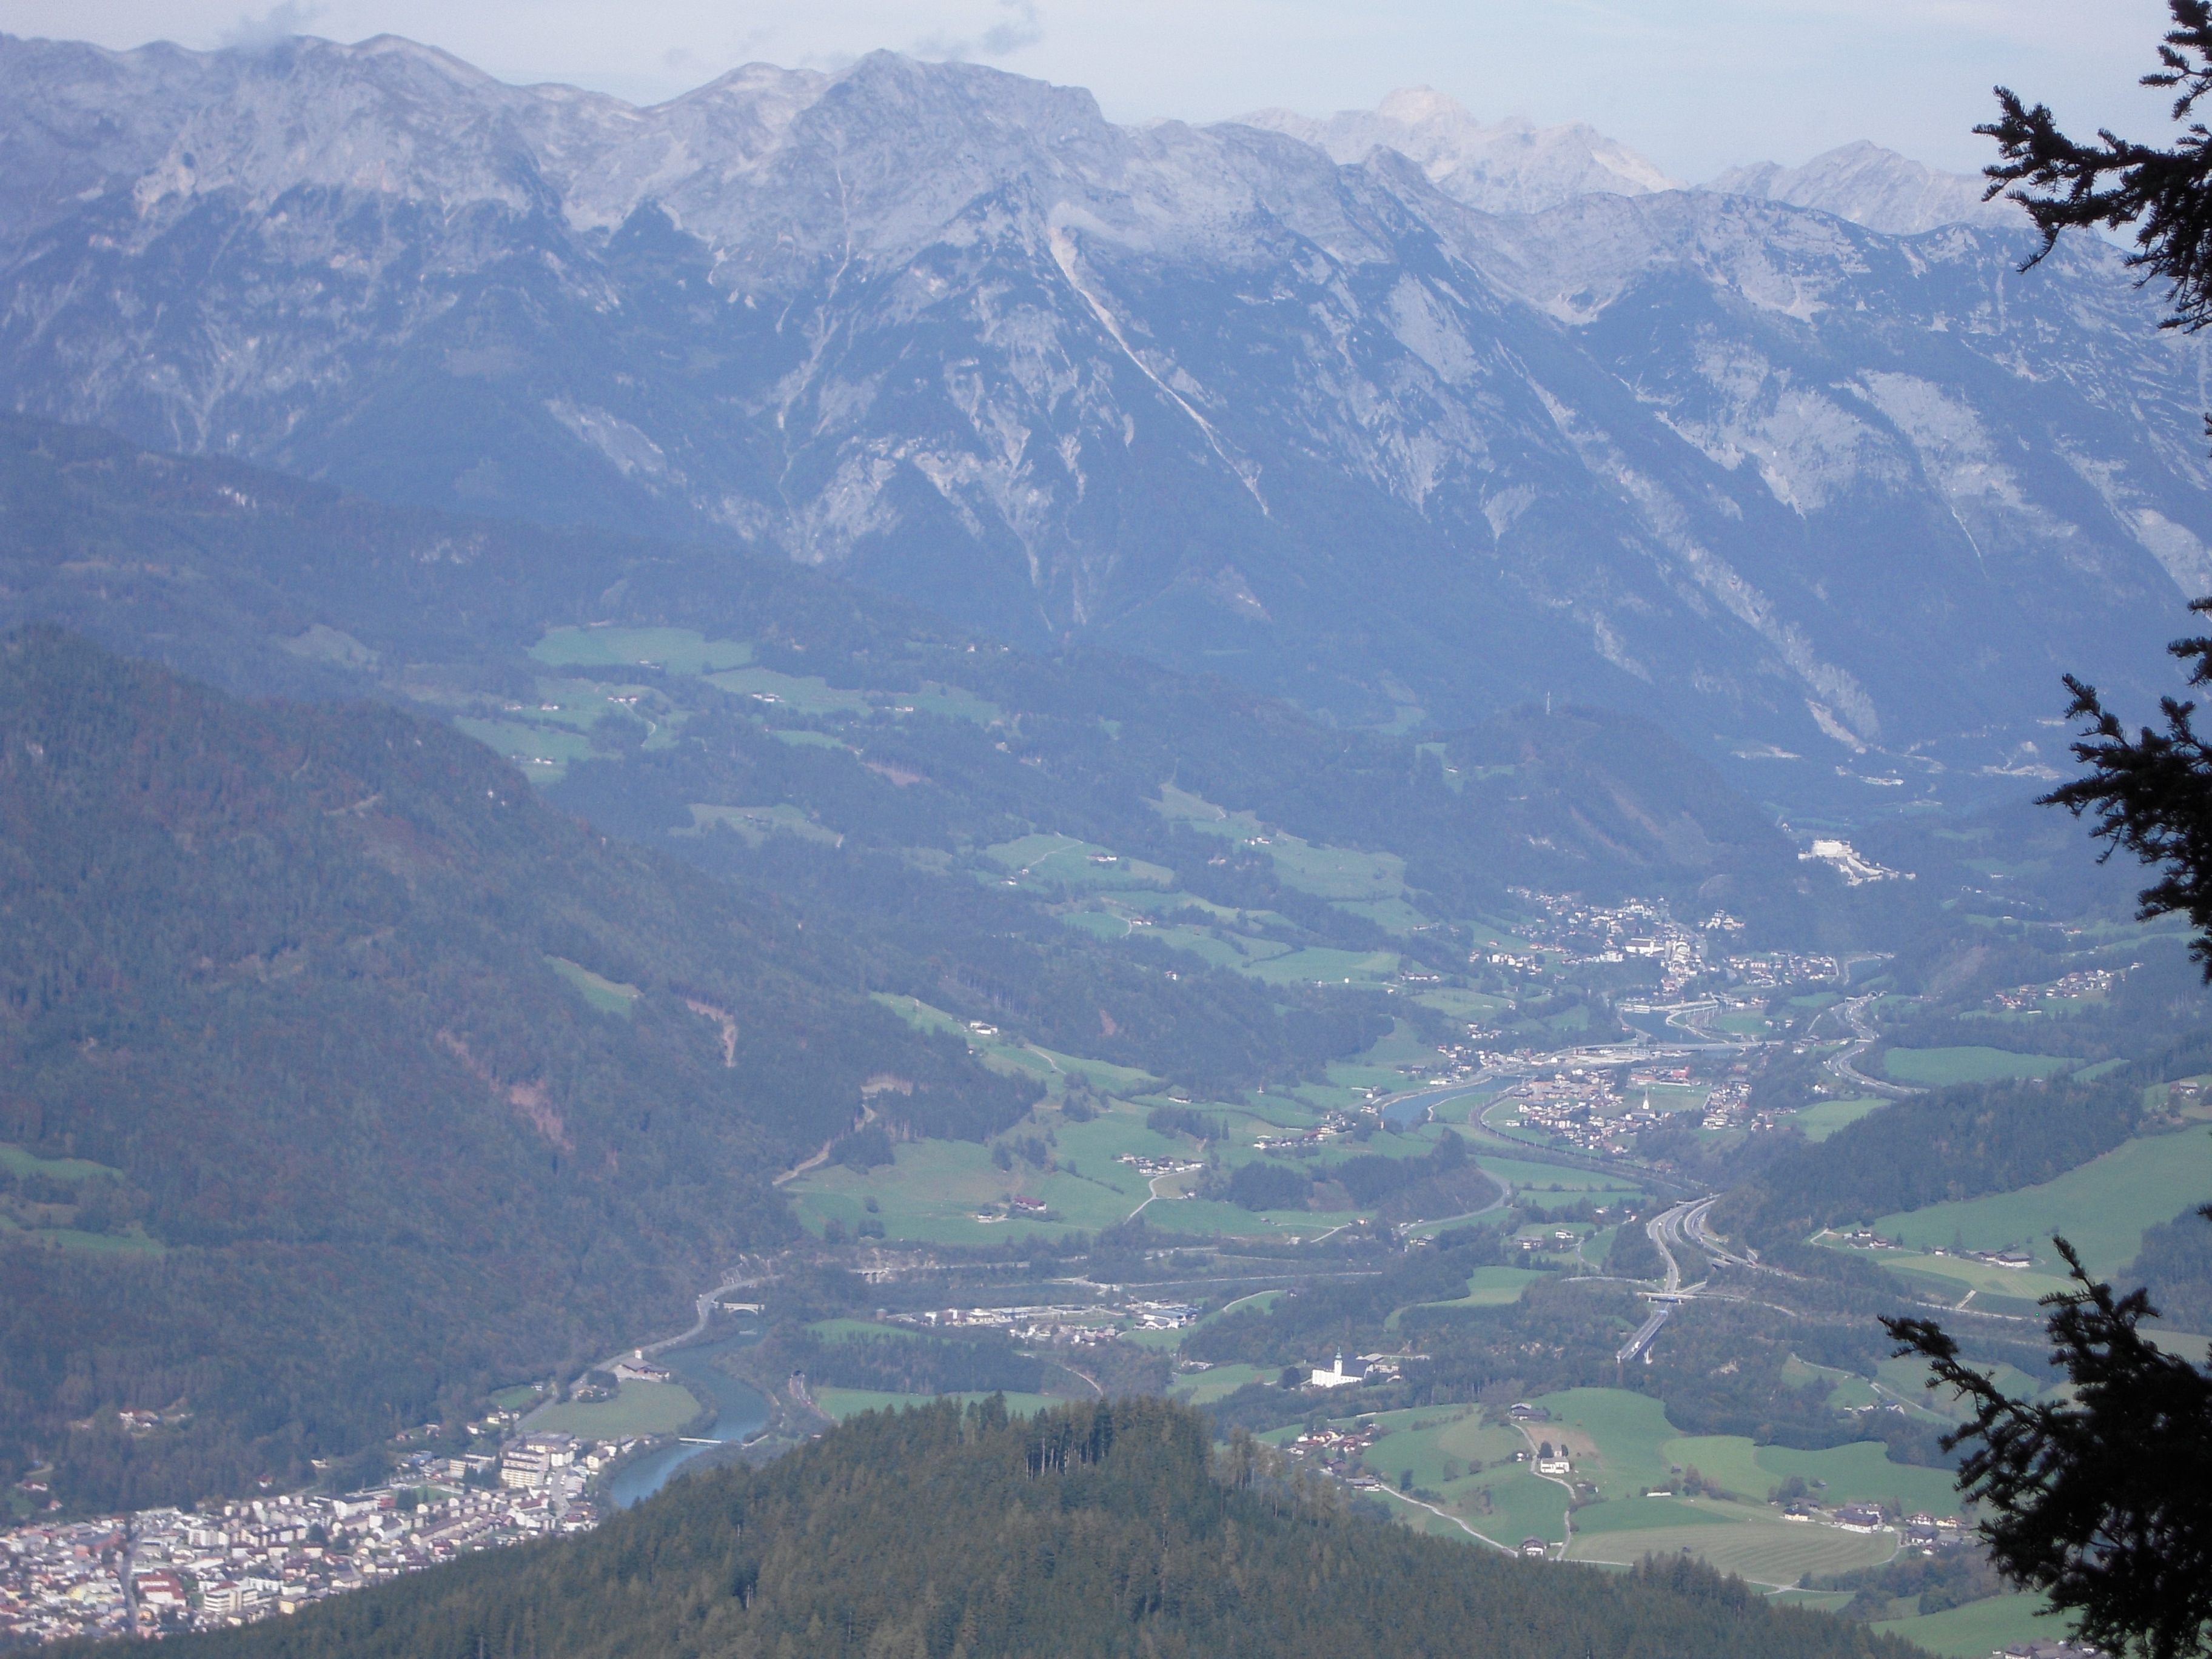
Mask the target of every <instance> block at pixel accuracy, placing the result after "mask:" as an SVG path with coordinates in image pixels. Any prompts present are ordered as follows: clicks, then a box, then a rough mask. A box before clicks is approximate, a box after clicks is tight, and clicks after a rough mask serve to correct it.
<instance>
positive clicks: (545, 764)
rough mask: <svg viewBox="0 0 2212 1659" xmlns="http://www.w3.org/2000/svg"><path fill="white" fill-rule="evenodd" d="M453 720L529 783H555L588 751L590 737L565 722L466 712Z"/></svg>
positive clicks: (589, 748) (566, 774) (583, 757)
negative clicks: (551, 723) (535, 721)
mask: <svg viewBox="0 0 2212 1659" xmlns="http://www.w3.org/2000/svg"><path fill="white" fill-rule="evenodd" d="M453 724H454V726H457V727H459V729H460V730H461V731H463V732H466V733H467V734H468V735H469V736H470V737H472V738H475V739H476V740H477V742H478V743H480V744H483V746H484V747H485V748H487V749H489V750H492V751H493V752H494V753H495V754H498V755H503V756H505V757H507V759H508V760H510V761H513V763H515V765H516V766H518V767H520V769H522V775H523V776H525V777H526V778H528V779H529V780H530V781H531V782H532V783H538V784H544V783H558V782H559V781H561V780H562V778H564V777H566V776H568V766H569V763H571V762H573V761H580V760H584V759H586V758H588V757H589V756H590V755H591V752H592V740H591V739H590V738H587V737H586V736H585V735H584V734H583V733H582V732H574V731H570V730H569V729H568V727H566V726H538V725H532V724H531V723H529V722H526V721H524V720H478V719H476V718H474V717H472V716H469V715H463V716H462V717H461V718H459V719H458V720H455V721H454V722H453Z"/></svg>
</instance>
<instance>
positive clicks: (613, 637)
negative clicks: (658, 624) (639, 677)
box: [530, 628, 753, 674]
mask: <svg viewBox="0 0 2212 1659" xmlns="http://www.w3.org/2000/svg"><path fill="white" fill-rule="evenodd" d="M530 654H531V656H532V657H533V658H534V659H537V660H538V661H539V662H541V663H544V665H546V666H547V667H549V668H623V667H630V666H635V665H651V666H653V667H657V668H661V669H665V671H668V672H669V673H671V674H711V673H714V672H716V671H720V670H722V669H726V668H738V667H742V666H744V665H745V664H747V663H749V662H750V661H751V660H752V659H753V648H752V647H751V646H750V645H749V644H746V643H744V641H737V640H710V639H708V638H707V637H706V636H705V635H701V634H697V633H695V632H693V631H692V630H691V629H688V628H556V629H553V630H552V632H550V633H549V634H547V635H545V636H544V638H543V639H541V640H539V641H538V643H537V644H536V645H534V646H532V647H531V648H530Z"/></svg>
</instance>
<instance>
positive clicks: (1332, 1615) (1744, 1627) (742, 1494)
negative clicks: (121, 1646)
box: [182, 1400, 1915, 1659]
mask: <svg viewBox="0 0 2212 1659" xmlns="http://www.w3.org/2000/svg"><path fill="white" fill-rule="evenodd" d="M1208 1439H1209V1436H1208V1433H1207V1431H1206V1425H1205V1423H1204V1420H1203V1419H1201V1418H1200V1417H1198V1416H1197V1415H1196V1414H1194V1413H1189V1412H1187V1411H1184V1410H1182V1409H1180V1408H1178V1407H1174V1406H1170V1405H1166V1404H1163V1403H1160V1402H1158V1401H1144V1400H1116V1401H1111V1402H1100V1403H1096V1404H1088V1405H1081V1406H1073V1407H1060V1408H1056V1409H1054V1410H1053V1411H1051V1412H1048V1413H1042V1414H1040V1415H1039V1416H1037V1417H1036V1418H1034V1419H1021V1418H1014V1419H1011V1420H1009V1419H1007V1417H1006V1413H1005V1411H1004V1409H1003V1407H1000V1406H999V1405H998V1404H997V1402H996V1401H987V1402H985V1403H984V1404H982V1405H981V1406H975V1407H969V1408H968V1410H967V1411H966V1412H964V1413H963V1412H962V1411H961V1410H960V1409H959V1408H958V1407H955V1406H952V1405H950V1404H940V1405H937V1406H933V1407H927V1408H926V1409H922V1410H918V1411H911V1412H907V1413H900V1414H897V1415H891V1414H888V1413H885V1414H876V1413H868V1414H865V1415H863V1416H861V1417H859V1418H856V1419H852V1420H850V1421H848V1423H847V1424H845V1425H843V1426H842V1427H841V1428H839V1429H838V1430H836V1431H834V1432H832V1433H830V1434H829V1435H826V1436H825V1437H823V1439H822V1440H820V1441H818V1442H817V1443H814V1444H813V1445H811V1446H810V1447H808V1448H806V1449H805V1450H803V1451H801V1452H799V1453H796V1454H794V1455H791V1456H788V1457H786V1458H784V1459H782V1460H781V1461H779V1462H775V1463H774V1464H771V1465H769V1467H767V1468H763V1469H759V1470H743V1469H731V1470H724V1471H718V1472H715V1473H713V1474H705V1475H700V1476H696V1477H694V1478H692V1479H690V1480H683V1481H680V1482H678V1484H677V1485H676V1486H674V1487H672V1488H671V1490H670V1491H668V1492H665V1493H664V1494H662V1495H661V1496H660V1497H659V1498H656V1499H654V1500H653V1501H651V1502H649V1503H647V1504H642V1505H641V1506H639V1507H638V1508H637V1509H635V1510H631V1511H629V1512H627V1513H625V1514H623V1515H620V1516H616V1517H614V1518H613V1519H611V1521H610V1522H607V1523H606V1524H605V1526H603V1527H602V1528H599V1530H598V1531H597V1532H595V1533H593V1534H590V1535H588V1536H587V1537H585V1538H581V1539H578V1540H574V1541H562V1542H560V1543H556V1544H551V1545H547V1546H542V1547H534V1548H530V1549H526V1550H516V1551H512V1552H507V1553H502V1554H500V1555H497V1556H491V1557H483V1558H478V1559H474V1560H470V1561H466V1562H463V1563H459V1564H456V1565H453V1566H451V1567H447V1568H441V1569H439V1570H437V1571H432V1572H428V1573H424V1574H422V1575H419V1576H417V1577H412V1578H409V1579H406V1580H404V1581H402V1582H400V1583H393V1584H390V1585H386V1586H382V1587H379V1588H377V1589H369V1590H366V1591H363V1592H362V1593H360V1594H357V1595H350V1596H347V1597H343V1598H342V1599H340V1600H338V1601H330V1602H324V1603H319V1604H318V1605H316V1606H315V1607H312V1608H310V1609H308V1610H307V1611H306V1612H303V1613H301V1614H300V1615H298V1616H297V1617H295V1618H293V1619H289V1620H274V1621H270V1622H269V1623H265V1624H261V1625H257V1626H251V1627H249V1628H247V1629H245V1630H242V1631H238V1632H225V1633H222V1634H219V1635H210V1636H195V1637H189V1638H182V1640H183V1641H184V1643H185V1652H186V1653H187V1654H188V1655H194V1654H206V1655H210V1656H230V1655H238V1656H256V1659H258V1656H270V1659H275V1656H280V1655H281V1656H298V1659H311V1656H322V1655H336V1654H341V1653H343V1654H345V1655H347V1656H349V1659H377V1656H380V1655H386V1654H389V1655H394V1656H397V1655H403V1654H404V1655H407V1656H410V1659H440V1656H452V1659H470V1656H474V1655H477V1654H479V1653H499V1654H504V1653H507V1652H510V1651H512V1652H516V1653H529V1654H535V1655H538V1656H540V1659H596V1656H601V1655H606V1656H612V1655H616V1654H653V1655H657V1656H670V1659H675V1656H688V1655H697V1656H707V1655H718V1656H719V1655H728V1656H732V1659H737V1656H754V1655H758V1656H763V1659H770V1656H781V1655H786V1654H791V1655H798V1654H805V1655H806V1656H808V1659H842V1656H854V1659H860V1656H863V1655H866V1656H876V1655H884V1654H898V1655H902V1656H906V1655H910V1656H915V1659H923V1656H927V1659H950V1656H953V1655H959V1656H963V1659H996V1656H1009V1659H1011V1656H1014V1655H1030V1654H1038V1653H1054V1654H1065V1655H1068V1656H1072V1659H1092V1656H1097V1659H1108V1656H1122V1655H1128V1656H1137V1655H1145V1656H1154V1655H1158V1656H1169V1659H1176V1656H1192V1659H1195V1656H1200V1655H1203V1656H1206V1659H1232V1656H1238V1655H1249V1656H1253V1659H1261V1656H1265V1659H1305V1656H1314V1659H1322V1656H1329V1659H1335V1656H1339V1655H1342V1654H1346V1653H1361V1652H1389V1653H1396V1654H1405V1655H1409V1656H1428V1655H1437V1656H1442V1655H1446V1654H1449V1655H1455V1656H1456V1655H1462V1654H1465V1653H1468V1652H1469V1651H1476V1652H1481V1653H1485V1654H1494V1655H1497V1656H1499V1659H1558V1656H1561V1655H1567V1654H1572V1655H1577V1656H1583V1659H1610V1656H1620V1659H1629V1656H1636V1659H1644V1656H1659V1655H1668V1654H1696V1655H1698V1656H1700V1659H1734V1656H1738V1655H1741V1656H1746V1659H1749V1656H1759V1659H1829V1656H1834V1659H1846V1656H1849V1659H1906V1656H1909V1655H1910V1654H1911V1653H1913V1652H1914V1651H1915V1650H1913V1649H1912V1648H1911V1647H1910V1646H1909V1645H1908V1644H1905V1643H1902V1642H1899V1641H1897V1640H1895V1639H1894V1638H1883V1637H1877V1636H1874V1635H1871V1634H1870V1633H1869V1632H1867V1631H1866V1630H1865V1629H1864V1628H1863V1626H1851V1625H1848V1624H1846V1623H1844V1621H1842V1620H1836V1619H1832V1618H1831V1617H1829V1616H1827V1615H1826V1614H1822V1613H1808V1612H1805V1611H1802V1610H1800V1609H1796V1608H1778V1607H1773V1606H1771V1604H1769V1603H1768V1602H1767V1601H1765V1598H1763V1597H1762V1596H1760V1595H1757V1594H1755V1593H1753V1591H1752V1590H1750V1589H1749V1588H1748V1587H1747V1586H1746V1585H1744V1584H1743V1583H1741V1581H1738V1580H1735V1579H1723V1578H1721V1577H1719V1576H1718V1575H1717V1574H1715V1573H1713V1572H1711V1571H1710V1570H1709V1569H1705V1568H1703V1567H1699V1566H1695V1565H1690V1564H1687V1563H1682V1562H1672V1563H1667V1564H1655V1563H1647V1564H1646V1565H1644V1567H1642V1568H1640V1569H1638V1570H1637V1571H1634V1572H1632V1573H1630V1574H1628V1575H1626V1576H1625V1577H1620V1578H1613V1577H1607V1576H1605V1575H1602V1574H1601V1573H1599V1572H1596V1571H1587V1570H1582V1569H1571V1568H1559V1567H1553V1566H1537V1565H1530V1564H1526V1563H1522V1562H1520V1561H1516V1560H1509V1559H1504V1558H1503V1557H1499V1556H1496V1555H1492V1554H1490V1553H1477V1552H1476V1551H1475V1550H1474V1549H1473V1548H1471V1547H1467V1546H1463V1545H1458V1544H1453V1543H1449V1542H1445V1541H1441V1540H1437V1539H1432V1538H1425V1537H1419V1536H1416V1535H1414V1534H1411V1533H1409V1532H1407V1531H1406V1530H1404V1529H1403V1528H1396V1527H1392V1526H1388V1525H1384V1524H1381V1523H1379V1522H1376V1521H1374V1520H1370V1519H1369V1518H1368V1517H1366V1516H1361V1515H1353V1514H1346V1513H1344V1512H1343V1511H1342V1510H1341V1508H1340V1504H1339V1502H1338V1501H1337V1500H1336V1498H1335V1497H1334V1492H1335V1489H1334V1487H1332V1486H1328V1485H1326V1484H1325V1483H1324V1485H1323V1486H1321V1487H1318V1488H1315V1487H1310V1486H1307V1484H1306V1482H1305V1480H1304V1477H1302V1476H1301V1477H1299V1478H1298V1479H1297V1480H1294V1481H1291V1482H1285V1481H1284V1480H1282V1479H1280V1477H1279V1476H1278V1475H1276V1474H1273V1473H1271V1472H1270V1470H1271V1467H1272V1464H1271V1460H1270V1459H1269V1458H1268V1457H1267V1454H1266V1453H1265V1451H1264V1449H1260V1448H1256V1447H1255V1446H1254V1445H1253V1444H1252V1443H1250V1442H1249V1441H1240V1442H1238V1443H1237V1444H1236V1445H1234V1446H1232V1447H1231V1449H1230V1451H1229V1452H1228V1453H1226V1454H1224V1455H1220V1456H1218V1457H1216V1456H1214V1455H1212V1454H1211V1452H1210V1450H1209V1447H1208V1443H1207V1442H1208Z"/></svg>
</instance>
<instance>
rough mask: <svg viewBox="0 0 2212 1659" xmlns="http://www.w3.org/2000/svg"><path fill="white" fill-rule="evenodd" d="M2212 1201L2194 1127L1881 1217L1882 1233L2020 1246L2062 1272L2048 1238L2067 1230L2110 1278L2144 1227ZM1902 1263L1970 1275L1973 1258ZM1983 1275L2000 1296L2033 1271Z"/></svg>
mask: <svg viewBox="0 0 2212 1659" xmlns="http://www.w3.org/2000/svg"><path fill="white" fill-rule="evenodd" d="M2207 1200H2212V1136H2207V1135H2206V1134H2204V1133H2203V1132H2202V1131H2189V1132H2185V1133H2179V1134H2170V1135H2147V1136H2143V1137H2142V1138H2140V1139H2135V1140H2130V1141H2128V1142H2126V1143H2124V1144H2123V1145H2121V1146H2116V1147H2114V1148H2113V1149H2112V1151H2111V1152H2106V1154H2105V1155H2104V1156H2103V1157H2102V1158H2094V1159H2092V1160H2091V1161H2090V1162H2089V1163H2087V1164H2082V1165H2081V1166H2080V1167H2079V1168H2077V1169H2073V1170H2068V1171H2067V1172H2066V1173H2065V1174H2064V1175H2062V1176H2058V1177H2057V1179H2056V1180H2053V1181H2048V1182H2045V1183H2044V1184H2043V1185H2041V1186H2039V1187H2027V1188H2021V1190H2020V1191H2018V1192H2012V1193H1997V1194H1991V1195H1990V1196H1989V1197H1986V1198H1974V1199H1966V1200H1961V1201H1960V1202H1957V1203H1950V1204H1935V1205H1930V1206H1929V1207H1928V1208H1926V1209H1923V1210H1912V1211H1907V1212H1903V1213H1900V1214H1896V1215H1886V1216H1883V1217H1882V1218H1881V1219H1879V1220H1878V1221H1876V1222H1875V1223H1874V1224H1873V1225H1874V1228H1875V1231H1876V1232H1879V1233H1881V1235H1882V1236H1883V1237H1887V1238H1902V1239H1904V1240H1905V1243H1907V1244H1911V1245H1929V1246H1933V1247H1936V1248H1941V1249H1948V1248H1949V1247H1950V1246H1951V1245H1952V1244H1954V1243H1960V1242H1963V1243H1965V1245H1966V1248H1967V1249H1972V1250H1997V1249H2008V1248H2010V1247H2014V1246H2018V1247H2020V1248H2022V1249H2028V1250H2032V1251H2033V1252H2034V1253H2035V1255H2036V1259H2037V1267H2038V1269H2039V1270H2041V1271H2043V1272H2045V1273H2051V1274H2053V1275H2054V1276H2057V1275H2063V1273H2064V1267H2063V1264H2062V1263H2060V1261H2059V1260H2058V1255H2057V1251H2055V1250H2053V1249H2051V1242H2050V1241H2051V1234H2053V1233H2060V1234H2063V1235H2064V1237H2066V1238H2067V1240H2068V1241H2069V1243H2072V1244H2073V1245H2074V1247H2075V1249H2078V1250H2080V1251H2081V1258H2082V1261H2083V1262H2084V1263H2085V1264H2086V1265H2087V1267H2088V1268H2089V1270H2090V1272H2092V1273H2099V1274H2112V1273H2118V1272H2119V1271H2120V1270H2121V1269H2122V1268H2124V1267H2126V1266H2127V1265H2128V1264H2129V1263H2130V1261H2134V1260H2135V1258H2136V1255H2137V1253H2138V1252H2139V1251H2140V1250H2141V1249H2142V1231H2143V1229H2144V1228H2145V1227H2146V1226H2148V1225H2150V1224H2152V1223H2153V1222H2160V1221H2170V1220H2172V1218H2174V1217H2175V1216H2177V1215H2179V1214H2180V1213H2181V1212H2182V1211H2183V1210H2185V1209H2186V1208H2188V1207H2189V1206H2191V1205H2194V1204H2202V1203H2204V1202H2206V1201H2207ZM1896 1265H1898V1266H1900V1267H1911V1268H1913V1269H1916V1270H1917V1271H1920V1272H1923V1273H1941V1274H1943V1275H1944V1276H1946V1277H1963V1276H1964V1274H1965V1272H1966V1269H1967V1268H1969V1267H1972V1266H1973V1265H1974V1264H1971V1263H1960V1262H1957V1261H1956V1260H1955V1259H1954V1258H1952V1259H1946V1258H1936V1259H1933V1260H1929V1259H1923V1258H1918V1257H1913V1258H1908V1259H1906V1260H1905V1261H1899V1262H1898V1263H1897V1264H1896ZM1984 1271H1988V1272H1992V1273H1996V1274H1997V1275H1999V1277H1998V1279H1997V1280H1996V1282H1993V1283H1992V1284H1990V1286H1989V1288H1990V1289H1991V1290H1993V1291H2000V1293H2003V1292H2002V1283H2003V1282H2004V1281H2005V1280H2010V1281H2011V1282H2012V1283H2014V1284H2015V1285H2020V1284H2022V1283H2024V1282H2025V1280H2026V1279H2027V1275H2024V1274H2022V1273H2009V1272H2007V1271H2005V1270H2004V1269H2002V1268H1998V1269H1987V1270H1984ZM2039 1293H2040V1292H2039V1291H2026V1290H2015V1291H2011V1292H2009V1294H2012V1295H2015V1296H2021V1295H2034V1294H2039Z"/></svg>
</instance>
